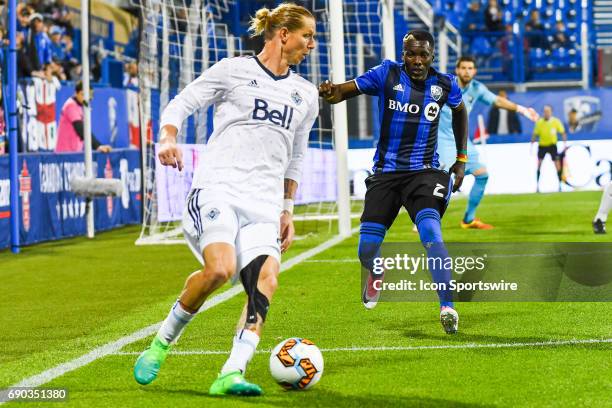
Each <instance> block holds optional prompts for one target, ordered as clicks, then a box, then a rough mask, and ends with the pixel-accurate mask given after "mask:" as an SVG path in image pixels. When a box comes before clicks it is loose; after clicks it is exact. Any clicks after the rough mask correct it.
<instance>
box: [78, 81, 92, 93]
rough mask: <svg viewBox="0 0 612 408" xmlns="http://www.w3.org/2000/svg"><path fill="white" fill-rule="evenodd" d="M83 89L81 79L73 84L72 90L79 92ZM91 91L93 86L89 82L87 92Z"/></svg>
mask: <svg viewBox="0 0 612 408" xmlns="http://www.w3.org/2000/svg"><path fill="white" fill-rule="evenodd" d="M82 90H83V81H81V80H79V81H78V82H77V83H76V85H75V86H74V92H75V93H78V92H81V91H82ZM91 91H93V88H92V87H91V84H90V85H89V92H90V93H91Z"/></svg>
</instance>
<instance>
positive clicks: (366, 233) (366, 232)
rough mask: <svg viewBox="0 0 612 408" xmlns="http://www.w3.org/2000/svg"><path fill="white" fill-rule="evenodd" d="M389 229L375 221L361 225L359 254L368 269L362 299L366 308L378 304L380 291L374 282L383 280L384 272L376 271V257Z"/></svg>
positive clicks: (362, 263) (363, 265) (360, 259)
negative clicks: (374, 268)
mask: <svg viewBox="0 0 612 408" xmlns="http://www.w3.org/2000/svg"><path fill="white" fill-rule="evenodd" d="M386 232H387V229H386V227H385V226H384V225H382V224H378V223H374V222H363V223H362V224H361V227H360V234H359V248H358V256H359V261H360V263H361V266H362V267H363V268H365V269H366V270H367V271H368V275H367V279H366V281H365V285H364V287H363V291H362V296H361V301H362V303H363V305H364V306H365V308H366V309H373V308H374V307H376V305H377V304H378V299H379V297H380V291H379V290H377V289H376V288H375V285H374V282H376V281H382V280H383V278H384V272H381V273H374V270H373V267H374V258H376V257H377V256H380V246H381V245H382V242H383V240H384V238H385V234H386Z"/></svg>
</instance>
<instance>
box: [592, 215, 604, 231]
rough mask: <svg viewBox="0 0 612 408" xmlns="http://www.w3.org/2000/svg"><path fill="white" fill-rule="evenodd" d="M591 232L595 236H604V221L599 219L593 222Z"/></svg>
mask: <svg viewBox="0 0 612 408" xmlns="http://www.w3.org/2000/svg"><path fill="white" fill-rule="evenodd" d="M593 232H594V233H595V234H605V233H606V223H605V221H602V220H600V219H599V218H598V219H596V220H595V221H593Z"/></svg>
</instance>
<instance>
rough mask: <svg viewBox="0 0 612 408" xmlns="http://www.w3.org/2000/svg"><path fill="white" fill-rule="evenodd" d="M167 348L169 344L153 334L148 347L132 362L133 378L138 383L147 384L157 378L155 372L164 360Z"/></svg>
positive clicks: (157, 371) (168, 348)
mask: <svg viewBox="0 0 612 408" xmlns="http://www.w3.org/2000/svg"><path fill="white" fill-rule="evenodd" d="M168 350H170V346H169V345H167V344H164V343H163V342H162V341H161V340H160V339H159V338H157V336H155V338H154V339H153V342H152V343H151V345H150V346H149V348H148V349H146V350H145V351H143V352H142V354H141V355H140V356H139V357H138V360H136V364H134V378H135V379H136V382H138V384H142V385H147V384H150V383H151V382H152V381H153V380H154V379H156V378H157V373H159V369H160V367H161V365H162V364H163V363H164V361H165V360H166V356H167V355H168Z"/></svg>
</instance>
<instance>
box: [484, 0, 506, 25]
mask: <svg viewBox="0 0 612 408" xmlns="http://www.w3.org/2000/svg"><path fill="white" fill-rule="evenodd" d="M484 18H485V25H486V27H487V30H488V31H503V24H502V21H503V15H502V10H501V7H500V6H499V4H498V3H497V0H489V2H488V4H487V8H486V9H485V13H484Z"/></svg>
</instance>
